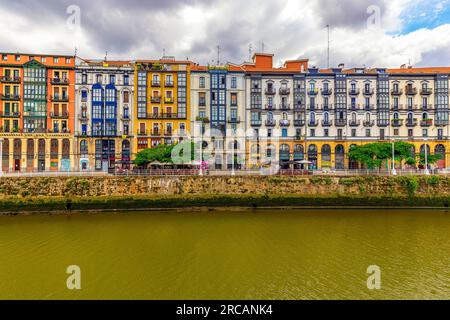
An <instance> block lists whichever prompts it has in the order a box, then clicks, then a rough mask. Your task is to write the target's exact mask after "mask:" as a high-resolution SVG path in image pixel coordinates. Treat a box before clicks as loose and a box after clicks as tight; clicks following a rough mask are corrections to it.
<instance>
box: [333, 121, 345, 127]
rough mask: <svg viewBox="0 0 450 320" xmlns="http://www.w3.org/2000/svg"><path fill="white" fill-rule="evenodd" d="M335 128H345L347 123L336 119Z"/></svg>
mask: <svg viewBox="0 0 450 320" xmlns="http://www.w3.org/2000/svg"><path fill="white" fill-rule="evenodd" d="M335 125H336V127H345V126H346V125H347V121H346V120H345V119H336V124H335Z"/></svg>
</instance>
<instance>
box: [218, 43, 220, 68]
mask: <svg viewBox="0 0 450 320" xmlns="http://www.w3.org/2000/svg"><path fill="white" fill-rule="evenodd" d="M219 64H220V46H217V65H219Z"/></svg>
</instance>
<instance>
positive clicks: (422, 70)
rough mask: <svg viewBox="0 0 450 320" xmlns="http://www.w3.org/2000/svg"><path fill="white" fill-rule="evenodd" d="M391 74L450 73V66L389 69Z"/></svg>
mask: <svg viewBox="0 0 450 320" xmlns="http://www.w3.org/2000/svg"><path fill="white" fill-rule="evenodd" d="M387 72H388V73H389V74H449V73H450V67H426V68H399V69H387Z"/></svg>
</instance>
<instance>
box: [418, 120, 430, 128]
mask: <svg viewBox="0 0 450 320" xmlns="http://www.w3.org/2000/svg"><path fill="white" fill-rule="evenodd" d="M432 125H433V119H423V120H421V121H420V126H421V127H431V126H432Z"/></svg>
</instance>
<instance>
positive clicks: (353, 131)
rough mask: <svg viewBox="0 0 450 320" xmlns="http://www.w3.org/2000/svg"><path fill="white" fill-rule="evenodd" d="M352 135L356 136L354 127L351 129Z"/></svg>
mask: <svg viewBox="0 0 450 320" xmlns="http://www.w3.org/2000/svg"><path fill="white" fill-rule="evenodd" d="M352 137H356V129H352Z"/></svg>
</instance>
